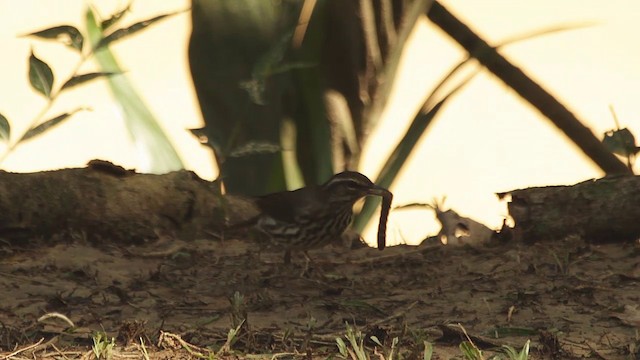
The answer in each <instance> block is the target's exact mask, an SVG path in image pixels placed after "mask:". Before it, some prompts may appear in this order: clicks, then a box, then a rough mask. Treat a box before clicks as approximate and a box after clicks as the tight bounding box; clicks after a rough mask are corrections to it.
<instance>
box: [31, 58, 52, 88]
mask: <svg viewBox="0 0 640 360" xmlns="http://www.w3.org/2000/svg"><path fill="white" fill-rule="evenodd" d="M29 82H30V83H31V86H32V87H33V88H34V89H35V90H36V91H38V92H39V93H41V94H43V95H44V96H46V97H47V98H51V88H52V87H53V71H51V68H50V67H49V65H47V63H45V62H44V61H42V60H40V59H38V58H37V57H36V56H35V54H34V53H33V51H31V56H29Z"/></svg>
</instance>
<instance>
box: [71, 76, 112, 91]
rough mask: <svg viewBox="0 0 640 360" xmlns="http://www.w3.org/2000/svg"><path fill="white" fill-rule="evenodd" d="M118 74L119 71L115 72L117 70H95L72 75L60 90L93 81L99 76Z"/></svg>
mask: <svg viewBox="0 0 640 360" xmlns="http://www.w3.org/2000/svg"><path fill="white" fill-rule="evenodd" d="M116 74H117V73H115V72H110V71H101V72H94V73H87V74H80V75H76V76H74V77H72V78H71V79H69V80H67V82H65V83H64V85H62V88H60V90H64V89H69V88H72V87H74V86H78V85H80V84H84V83H86V82H88V81H91V80H93V79H96V78H99V77H107V76H113V75H116Z"/></svg>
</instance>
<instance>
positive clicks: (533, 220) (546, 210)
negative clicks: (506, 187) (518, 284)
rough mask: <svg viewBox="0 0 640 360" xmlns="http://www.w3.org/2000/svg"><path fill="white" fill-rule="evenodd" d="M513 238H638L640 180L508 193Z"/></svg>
mask: <svg viewBox="0 0 640 360" xmlns="http://www.w3.org/2000/svg"><path fill="white" fill-rule="evenodd" d="M497 195H498V196H499V197H500V198H501V199H502V198H505V197H507V196H510V197H511V199H510V202H509V203H508V209H509V215H510V216H511V217H512V218H513V220H514V222H515V227H514V228H513V233H514V235H515V236H516V238H519V239H521V240H523V241H526V242H538V241H543V240H559V239H562V238H564V237H566V236H570V235H578V236H582V237H583V238H584V239H585V240H587V241H593V242H603V241H606V242H611V241H614V242H623V241H635V240H637V239H638V238H640V177H638V176H626V175H615V176H607V177H604V178H602V179H598V180H587V181H584V182H581V183H578V184H575V185H572V186H545V187H533V188H527V189H519V190H512V191H507V192H504V193H499V194H497Z"/></svg>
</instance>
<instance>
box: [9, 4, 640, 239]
mask: <svg viewBox="0 0 640 360" xmlns="http://www.w3.org/2000/svg"><path fill="white" fill-rule="evenodd" d="M441 3H442V4H443V5H444V6H445V7H446V8H448V9H449V10H450V11H451V12H452V13H453V14H455V15H456V16H457V17H458V18H459V19H461V20H462V21H463V22H465V23H466V24H467V25H468V26H470V27H471V28H472V29H473V30H475V31H476V32H477V33H478V34H479V35H480V36H482V37H483V38H484V39H485V40H487V41H488V42H489V43H490V44H494V45H497V44H500V43H501V42H502V41H504V40H507V39H509V38H512V37H514V36H519V35H523V34H532V33H535V32H536V31H540V30H545V29H549V28H553V27H557V26H559V25H561V26H568V27H571V26H572V25H584V24H587V23H588V24H590V26H588V27H576V28H575V29H572V30H567V31H561V32H554V33H550V34H546V35H541V36H535V37H532V38H530V39H527V40H523V41H519V42H516V43H513V44H510V45H508V46H505V47H502V48H501V49H500V53H501V54H503V55H504V56H506V57H507V58H508V59H509V60H511V62H512V63H514V64H515V65H517V66H518V67H520V68H521V69H523V70H524V71H525V72H526V73H527V74H528V75H530V76H531V77H532V78H533V79H534V80H535V81H537V82H538V83H539V84H541V85H542V86H543V87H544V88H546V89H547V90H549V91H550V92H551V93H552V95H554V96H555V97H556V98H557V99H559V100H560V101H561V102H562V103H563V104H565V105H566V106H567V107H568V108H569V109H570V110H571V111H573V112H574V113H575V114H576V115H577V116H578V118H579V119H581V120H582V121H583V122H584V125H586V126H588V127H589V128H590V129H591V130H592V131H593V133H594V134H595V135H596V136H597V137H598V138H599V139H601V138H602V136H603V133H604V132H605V131H607V130H611V129H614V128H615V123H614V121H613V118H612V115H611V112H610V110H609V106H610V105H613V107H614V109H615V112H616V113H617V116H618V118H619V121H620V125H621V127H628V128H629V129H630V130H631V131H632V132H636V131H637V129H640V119H639V117H638V115H639V114H640V102H639V101H638V100H637V90H638V89H640V67H639V66H638V63H639V61H638V60H639V59H640V46H637V45H636V44H635V40H634V39H635V36H636V34H638V33H640V24H639V23H638V21H637V19H638V16H640V3H637V2H634V1H628V0H612V1H609V2H606V3H605V2H602V1H595V0H565V1H562V2H558V1H554V0H539V1H536V2H530V1H524V0H509V1H507V0H502V1H499V0H487V1H482V2H478V1H475V0H456V1H444V0H443V1H441ZM93 4H94V6H95V9H96V12H98V13H99V14H102V15H103V16H104V17H108V15H109V14H111V13H114V12H116V11H118V10H120V9H122V8H124V7H126V6H127V4H128V3H127V2H124V1H109V2H106V1H95V2H94V3H93ZM190 6H191V2H190V1H185V0H180V1H178V0H167V1H162V2H159V1H152V0H136V1H134V2H133V3H132V5H131V9H130V12H129V13H128V14H127V15H126V17H125V19H124V20H122V24H132V23H134V22H136V21H139V20H143V19H148V18H152V17H153V16H156V15H158V14H163V13H169V12H175V11H179V10H186V9H189V7H190ZM86 7H87V2H86V1H84V0H77V1H76V0H58V1H53V0H50V1H47V2H42V1H38V0H23V1H20V2H17V1H10V0H0V13H1V14H3V15H2V21H1V22H0V47H1V48H2V49H3V52H4V54H5V55H4V56H3V66H2V67H1V68H0V77H1V78H2V80H3V81H2V85H1V86H0V113H1V114H2V115H4V116H5V117H7V118H8V120H9V122H10V124H11V126H12V133H13V134H21V133H23V132H24V131H26V129H27V128H28V127H29V124H30V122H31V121H32V120H33V119H34V117H35V116H37V114H38V112H39V111H40V110H41V109H42V108H43V107H44V106H45V105H46V104H47V102H46V100H45V99H44V98H43V97H42V96H39V95H38V94H37V93H36V92H35V91H34V90H33V89H32V87H31V86H30V85H29V81H28V71H29V63H28V58H29V55H30V53H31V51H32V50H33V52H34V53H35V54H36V55H37V56H38V58H40V59H43V60H46V62H47V63H48V64H49V65H50V66H51V68H53V71H54V74H55V76H56V78H57V79H61V78H65V77H67V76H69V75H70V74H71V73H72V71H73V70H74V67H75V66H76V64H77V63H78V56H79V55H78V54H77V53H74V52H73V51H70V50H69V49H68V48H65V47H64V46H60V44H56V43H55V42H45V41H39V40H37V39H35V38H33V37H25V36H23V35H26V34H29V33H32V32H34V31H37V30H41V29H45V28H50V27H52V26H56V25H62V24H69V25H73V26H76V27H78V28H79V29H84V17H85V11H86ZM190 33H191V17H190V14H189V12H188V11H187V12H183V13H180V14H178V15H175V16H172V17H170V18H167V19H165V20H162V21H160V22H158V23H156V24H154V25H152V26H150V27H149V28H147V29H145V30H144V31H141V32H139V33H136V34H134V35H132V36H130V37H127V38H126V39H123V40H122V41H119V42H117V43H114V44H113V45H111V46H110V48H111V50H112V51H113V53H114V54H115V56H116V57H117V58H118V61H119V62H120V66H121V68H122V69H123V70H124V72H125V73H126V76H127V77H128V78H129V80H130V81H131V84H132V85H133V86H134V87H135V89H137V91H138V94H139V95H140V96H141V97H142V100H143V101H144V102H145V103H146V104H147V105H148V108H149V109H150V110H151V111H152V112H153V114H154V115H155V117H156V119H157V120H158V121H159V123H160V125H161V127H162V129H163V130H164V131H165V133H166V134H167V135H168V137H169V141H170V142H171V143H172V144H173V145H174V146H175V147H176V149H177V153H178V156H179V157H180V159H181V160H182V162H183V163H184V166H185V167H186V168H187V169H190V170H193V171H195V172H196V173H198V175H199V176H201V177H202V178H204V179H209V180H212V179H214V178H215V177H216V176H217V168H216V167H215V166H214V165H213V164H214V156H213V154H212V151H211V149H210V148H207V147H204V146H202V145H201V144H200V143H199V142H198V141H197V139H196V138H195V137H194V136H193V135H192V134H191V133H190V132H189V131H188V130H187V129H192V128H200V127H202V126H203V120H202V115H201V111H200V107H199V104H198V100H197V96H196V92H195V90H194V87H193V83H192V80H191V74H190V70H189V61H188V56H187V49H188V42H189V36H190ZM465 56H466V52H465V51H464V50H463V49H462V48H461V47H460V46H459V45H458V44H457V43H455V42H453V41H452V40H451V39H450V38H449V37H448V36H447V35H446V34H444V33H443V32H442V31H441V30H439V29H438V28H437V27H435V26H434V25H433V24H432V23H431V22H430V21H429V20H427V19H426V17H425V16H422V17H421V18H420V19H419V20H418V22H417V25H416V26H415V28H414V29H413V31H412V32H411V35H410V37H409V39H408V42H407V45H406V47H405V49H404V51H403V52H402V58H401V61H400V65H399V72H398V74H397V78H396V81H395V83H394V85H393V90H392V91H391V95H390V97H389V99H388V102H387V104H386V107H385V108H384V110H383V112H382V115H381V118H380V121H379V123H378V124H376V126H375V127H374V128H373V129H372V131H371V134H370V136H369V137H368V138H367V140H366V142H365V143H364V145H363V149H362V156H361V160H360V164H359V170H360V171H361V172H362V173H364V174H366V175H368V176H369V177H370V178H372V179H374V178H375V177H376V175H377V174H378V172H379V171H380V169H381V167H382V165H383V160H382V159H386V158H387V157H388V155H389V154H390V152H391V151H392V150H393V148H394V147H395V144H396V142H397V141H398V139H399V138H400V137H402V136H403V135H404V133H405V131H406V129H407V127H408V126H409V124H410V123H411V120H412V119H413V117H414V116H415V114H416V112H417V111H418V109H420V107H421V106H422V104H423V102H424V100H425V98H426V97H427V96H428V95H429V94H430V93H431V91H432V90H433V88H434V86H435V85H436V84H437V83H438V82H439V81H440V80H441V79H442V77H443V76H444V75H445V74H446V73H447V72H448V71H449V70H450V69H451V68H452V67H453V66H455V65H456V64H457V63H459V62H460V61H461V60H463V59H464V58H465ZM82 70H83V72H90V71H98V68H97V67H96V65H95V64H94V62H92V61H89V62H87V64H85V65H83V68H82ZM79 106H85V107H90V108H91V109H92V111H82V112H79V113H77V114H75V115H74V116H73V117H72V118H70V119H68V120H66V121H65V122H64V123H63V124H61V125H60V126H58V127H56V128H55V129H52V130H51V131H47V132H46V133H44V134H42V135H40V136H39V137H36V138H33V139H31V140H28V141H26V142H24V143H21V144H20V145H18V146H17V147H16V148H15V149H14V150H13V151H12V152H11V153H10V154H9V155H8V156H7V157H6V158H5V159H4V161H3V162H2V164H1V165H0V167H1V168H2V169H4V170H6V171H15V172H33V171H42V170H50V169H59V168H64V167H83V166H85V165H86V163H87V162H88V161H89V160H91V159H104V160H109V161H112V162H114V163H115V164H118V165H121V166H123V167H125V168H137V169H143V170H144V169H145V168H146V167H147V166H148V164H147V163H146V161H148V159H147V158H146V157H145V156H144V155H141V154H140V152H139V151H138V150H139V149H138V148H137V145H136V142H135V141H132V139H131V137H130V135H129V133H128V132H127V126H126V124H125V121H124V119H123V114H122V111H121V110H120V107H119V106H118V104H117V103H116V102H115V101H114V100H113V98H112V96H111V94H110V92H109V88H108V86H107V81H105V80H95V81H92V82H90V83H87V84H85V85H82V86H79V87H76V88H73V89H70V90H69V91H67V92H65V93H64V94H62V95H61V96H60V98H59V99H57V100H56V102H55V103H54V104H53V107H52V109H50V111H49V112H48V114H50V115H51V116H49V117H52V116H54V115H56V114H58V113H62V112H65V111H69V110H71V109H75V108H77V107H79ZM45 118H47V117H46V116H45ZM603 175H604V173H603V172H602V171H601V170H600V169H599V168H598V167H596V166H595V165H593V164H592V162H591V161H590V160H589V159H587V158H586V157H585V156H583V155H582V153H581V152H580V151H579V150H578V149H577V148H576V146H575V145H573V144H572V143H571V142H569V141H567V139H566V137H565V136H564V135H563V134H562V133H560V132H559V131H557V130H556V128H555V127H554V126H553V125H552V124H551V123H550V122H549V121H548V120H547V119H546V118H544V117H543V116H541V115H540V114H539V113H538V111H537V110H535V109H534V108H533V107H532V106H531V105H529V104H528V103H526V102H524V101H523V100H521V98H520V97H519V96H518V95H517V94H515V92H514V91H513V90H511V89H510V88H508V87H507V86H506V85H504V84H503V83H502V82H501V81H500V80H499V79H497V78H496V77H495V76H493V75H492V74H491V73H489V72H487V71H486V70H482V71H481V72H480V73H479V75H478V76H476V77H474V78H473V79H472V80H471V81H470V82H469V83H468V84H467V85H466V86H465V87H464V88H462V89H461V90H460V91H459V92H457V93H456V94H455V95H454V96H453V97H452V98H451V99H450V100H448V102H447V103H446V105H445V106H444V107H443V108H442V110H441V111H440V112H439V113H438V115H437V117H436V118H435V120H434V122H433V123H431V125H430V127H429V128H428V129H427V132H426V133H425V134H424V136H423V137H422V138H421V140H420V141H419V143H418V145H417V147H416V149H415V150H414V151H413V153H412V155H411V156H410V158H409V159H408V162H407V164H406V166H405V167H403V168H402V170H401V171H400V173H399V176H398V178H397V179H396V180H395V182H394V183H393V185H392V187H391V190H392V192H393V193H394V195H395V198H394V203H395V205H401V204H405V203H412V202H422V203H429V202H433V200H434V199H442V198H443V197H445V196H446V202H445V206H444V207H445V208H453V209H455V210H456V211H457V212H458V213H460V214H461V215H463V216H468V217H471V218H474V219H476V220H478V221H480V222H482V223H484V224H486V225H488V226H490V227H492V228H497V227H499V226H500V225H501V223H502V220H503V219H504V217H505V216H506V206H505V204H504V203H501V202H500V201H498V199H497V197H496V196H495V193H496V192H503V191H508V190H513V189H517V188H524V187H530V186H543V185H558V184H574V183H576V182H580V181H583V180H586V179H589V178H594V177H600V176H603ZM389 222H390V223H389V235H388V237H389V242H390V243H391V244H394V243H410V244H414V243H416V242H418V241H420V240H421V239H423V238H424V237H426V236H428V235H434V234H435V233H437V232H438V230H439V224H438V223H437V221H436V220H435V218H434V214H433V212H432V211H428V210H402V211H395V212H392V213H391V216H390V219H389ZM374 225H375V224H369V226H368V228H367V230H366V231H365V233H364V236H365V238H366V239H367V240H369V241H372V240H374V239H375V235H374V234H373V232H374V231H375V228H376V227H375V226H374Z"/></svg>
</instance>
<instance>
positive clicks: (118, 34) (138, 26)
mask: <svg viewBox="0 0 640 360" xmlns="http://www.w3.org/2000/svg"><path fill="white" fill-rule="evenodd" d="M178 13H179V12H174V13H169V14H162V15H158V16H156V17H153V18H151V19H148V20H143V21H140V22H137V23H135V24H133V25H131V26H129V27H126V28H122V29H118V30H115V31H114V32H112V33H111V34H109V35H107V36H105V37H104V38H102V39H101V40H100V41H99V42H98V44H97V45H96V47H95V50H98V49H101V48H103V47H105V46H107V45H109V44H111V43H112V42H114V41H116V40H120V39H122V38H125V37H127V36H129V35H133V34H135V33H137V32H138V31H140V30H143V29H145V28H146V27H147V26H149V25H151V24H153V23H155V22H158V21H160V20H162V19H164V18H167V17H169V16H173V15H176V14H178Z"/></svg>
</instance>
